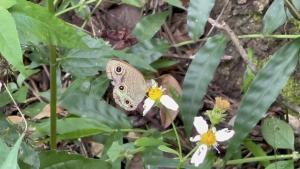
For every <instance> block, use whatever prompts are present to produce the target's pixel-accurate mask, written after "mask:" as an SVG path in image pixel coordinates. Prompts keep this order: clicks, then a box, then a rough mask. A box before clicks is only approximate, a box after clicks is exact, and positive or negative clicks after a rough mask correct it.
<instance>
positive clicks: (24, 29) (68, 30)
mask: <svg viewBox="0 0 300 169" xmlns="http://www.w3.org/2000/svg"><path fill="white" fill-rule="evenodd" d="M17 2H18V3H17V4H16V5H14V6H13V8H12V10H11V14H12V15H13V17H14V19H15V21H16V25H17V30H18V32H19V36H20V39H21V41H22V42H29V41H30V42H33V43H35V44H38V43H39V42H43V43H46V44H48V43H49V42H50V41H51V42H52V44H54V45H57V46H61V47H66V48H86V45H85V44H84V43H83V41H82V37H83V36H84V35H85V34H84V33H83V32H80V33H78V31H77V30H76V29H75V28H74V27H72V26H70V25H69V24H67V23H65V22H64V21H62V20H60V19H58V18H57V17H55V16H54V15H53V14H51V13H49V12H48V10H47V8H44V7H41V6H39V5H37V4H34V3H31V2H28V1H25V0H17Z"/></svg>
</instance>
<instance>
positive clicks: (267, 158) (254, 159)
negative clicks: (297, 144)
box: [226, 152, 300, 165]
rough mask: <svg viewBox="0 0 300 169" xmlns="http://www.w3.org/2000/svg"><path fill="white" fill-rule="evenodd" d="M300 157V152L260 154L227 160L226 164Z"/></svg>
mask: <svg viewBox="0 0 300 169" xmlns="http://www.w3.org/2000/svg"><path fill="white" fill-rule="evenodd" d="M299 158H300V155H299V153H298V152H294V153H292V154H285V155H273V156H260V157H251V158H244V159H237V160H229V161H227V163H226V165H237V164H243V163H251V162H257V161H269V160H283V159H293V160H297V159H299Z"/></svg>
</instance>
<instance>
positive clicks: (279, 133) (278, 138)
mask: <svg viewBox="0 0 300 169" xmlns="http://www.w3.org/2000/svg"><path fill="white" fill-rule="evenodd" d="M261 132H262V135H263V137H264V139H265V140H266V141H267V143H268V144H269V145H271V146H272V147H273V148H274V149H278V148H282V149H291V150H294V140H295V136H294V131H293V129H292V127H291V126H290V125H289V124H287V123H286V122H285V121H282V120H279V119H277V118H268V119H266V120H264V121H263V123H262V126H261Z"/></svg>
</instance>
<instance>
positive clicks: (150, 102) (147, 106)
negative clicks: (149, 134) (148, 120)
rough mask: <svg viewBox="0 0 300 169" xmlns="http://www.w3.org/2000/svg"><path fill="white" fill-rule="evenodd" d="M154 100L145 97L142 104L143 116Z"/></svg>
mask: <svg viewBox="0 0 300 169" xmlns="http://www.w3.org/2000/svg"><path fill="white" fill-rule="evenodd" d="M154 103H155V101H154V100H152V99H150V98H147V99H146V100H145V101H144V105H143V108H144V111H143V116H145V115H146V114H147V113H148V112H149V110H150V109H151V108H152V107H153V105H154Z"/></svg>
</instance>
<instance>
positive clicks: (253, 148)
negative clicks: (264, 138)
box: [243, 139, 270, 167]
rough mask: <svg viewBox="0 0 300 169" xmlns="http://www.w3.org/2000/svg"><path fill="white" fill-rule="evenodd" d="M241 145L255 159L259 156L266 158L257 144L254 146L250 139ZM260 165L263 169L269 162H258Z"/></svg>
mask: <svg viewBox="0 0 300 169" xmlns="http://www.w3.org/2000/svg"><path fill="white" fill-rule="evenodd" d="M243 145H244V146H245V147H246V148H247V149H248V150H249V151H250V152H251V153H252V154H253V155H254V156H255V157H260V156H267V154H266V152H265V151H264V150H263V149H262V148H261V147H260V146H259V145H257V144H255V143H254V142H253V141H251V140H250V139H247V140H245V141H244V142H243ZM260 164H261V165H263V166H264V167H267V166H268V165H269V164H270V162H269V161H268V160H266V161H260Z"/></svg>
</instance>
